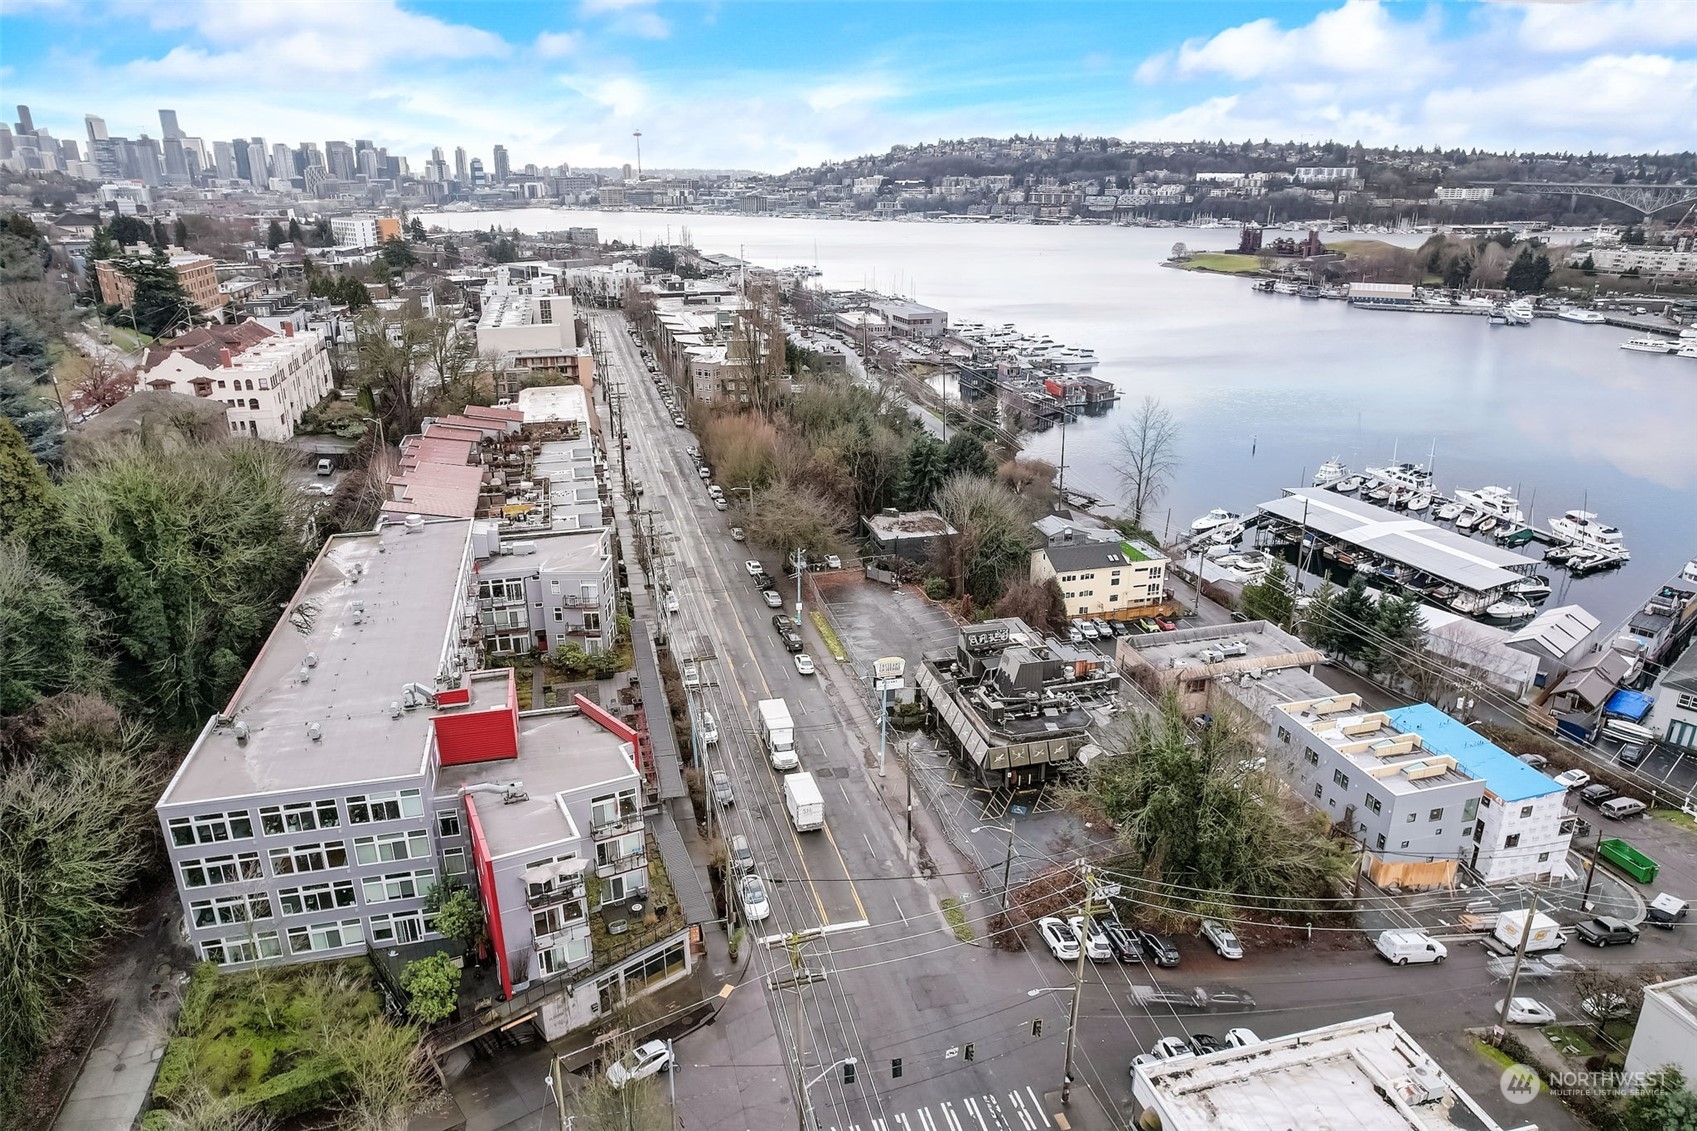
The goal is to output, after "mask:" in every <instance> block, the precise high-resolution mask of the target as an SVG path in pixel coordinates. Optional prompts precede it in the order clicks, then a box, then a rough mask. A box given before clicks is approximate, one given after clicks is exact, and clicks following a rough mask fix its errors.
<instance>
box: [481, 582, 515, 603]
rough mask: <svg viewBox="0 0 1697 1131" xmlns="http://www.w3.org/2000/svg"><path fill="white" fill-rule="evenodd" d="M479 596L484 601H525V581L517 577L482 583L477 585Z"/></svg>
mask: <svg viewBox="0 0 1697 1131" xmlns="http://www.w3.org/2000/svg"><path fill="white" fill-rule="evenodd" d="M477 596H478V598H479V599H480V600H483V601H494V602H502V601H523V600H524V581H523V579H521V578H516V577H510V578H500V577H497V578H495V579H494V580H491V581H480V582H478V583H477Z"/></svg>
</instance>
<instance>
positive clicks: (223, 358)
mask: <svg viewBox="0 0 1697 1131" xmlns="http://www.w3.org/2000/svg"><path fill="white" fill-rule="evenodd" d="M218 361H219V363H220V364H221V365H223V366H224V368H225V369H229V368H230V351H229V350H219V351H218Z"/></svg>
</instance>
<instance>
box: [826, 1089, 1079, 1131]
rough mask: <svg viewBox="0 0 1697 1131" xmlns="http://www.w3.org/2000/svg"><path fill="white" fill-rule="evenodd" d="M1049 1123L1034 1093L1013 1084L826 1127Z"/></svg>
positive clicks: (947, 1129)
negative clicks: (1008, 1088) (1006, 1089)
mask: <svg viewBox="0 0 1697 1131" xmlns="http://www.w3.org/2000/svg"><path fill="white" fill-rule="evenodd" d="M1004 1097H1005V1098H1004ZM1053 1126H1054V1124H1053V1123H1052V1122H1051V1121H1050V1119H1049V1116H1048V1113H1047V1112H1045V1111H1044V1110H1043V1104H1042V1103H1041V1102H1040V1101H1039V1100H1038V1098H1037V1093H1036V1092H1034V1091H1033V1090H1032V1089H1030V1088H1015V1089H1013V1090H1012V1091H1009V1092H1004V1093H1000V1094H997V1093H994V1092H984V1093H981V1094H979V1095H975V1096H963V1097H961V1098H960V1099H953V1100H939V1101H937V1102H935V1103H930V1104H927V1105H925V1106H924V1107H920V1108H915V1109H914V1110H912V1111H898V1112H896V1113H894V1114H893V1115H887V1116H883V1117H880V1118H878V1119H871V1120H868V1121H867V1122H865V1123H845V1124H833V1125H832V1126H831V1128H830V1131H1040V1129H1042V1128H1047V1127H1053Z"/></svg>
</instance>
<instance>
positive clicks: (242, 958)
mask: <svg viewBox="0 0 1697 1131" xmlns="http://www.w3.org/2000/svg"><path fill="white" fill-rule="evenodd" d="M282 954H283V947H282V945H281V944H280V943H278V941H277V932H276V931H264V932H262V933H260V934H257V935H255V936H253V937H252V938H249V937H248V936H246V935H237V936H235V937H234V938H228V939H211V940H209V941H207V942H203V943H201V944H200V956H201V957H202V958H204V959H206V960H207V961H208V962H216V963H218V964H219V965H220V966H223V965H226V964H228V963H231V962H257V961H259V960H260V959H261V958H280V957H282Z"/></svg>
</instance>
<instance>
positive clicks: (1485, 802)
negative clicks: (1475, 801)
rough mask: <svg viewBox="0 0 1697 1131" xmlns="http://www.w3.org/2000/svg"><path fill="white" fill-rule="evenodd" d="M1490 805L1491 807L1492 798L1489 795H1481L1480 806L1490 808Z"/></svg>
mask: <svg viewBox="0 0 1697 1131" xmlns="http://www.w3.org/2000/svg"><path fill="white" fill-rule="evenodd" d="M1490 807H1491V799H1490V798H1489V797H1481V798H1480V799H1479V808H1481V809H1489V808H1490Z"/></svg>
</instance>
